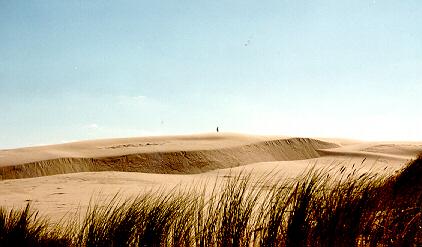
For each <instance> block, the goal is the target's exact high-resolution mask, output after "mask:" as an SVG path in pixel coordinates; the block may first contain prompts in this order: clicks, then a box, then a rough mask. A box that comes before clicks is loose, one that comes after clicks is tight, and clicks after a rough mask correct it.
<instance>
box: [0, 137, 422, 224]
mask: <svg viewBox="0 0 422 247" xmlns="http://www.w3.org/2000/svg"><path fill="white" fill-rule="evenodd" d="M421 152H422V143H416V142H415V143H409V142H408V143H404V142H400V143H398V142H396V143H391V142H359V141H349V140H336V139H323V140H322V139H312V138H290V137H277V136H246V135H239V134H222V133H218V134H202V135H191V136H163V137H142V138H124V139H107V140H95V141H83V142H74V143H68V144H60V145H49V146H40V147H28V148H20V149H10V150H0V205H1V206H5V207H22V206H23V205H25V204H26V203H28V202H30V203H31V204H32V206H33V207H34V208H36V209H39V210H40V212H41V213H42V214H45V215H47V216H49V217H51V218H52V219H53V220H59V219H61V218H62V217H66V216H70V215H73V214H74V213H75V212H78V211H82V212H83V211H84V210H85V209H86V207H87V205H88V204H89V202H90V200H101V198H106V197H112V196H113V195H115V194H116V193H120V195H121V196H122V197H127V196H134V195H137V194H139V193H142V192H144V191H148V190H151V189H158V188H161V189H163V190H171V189H173V188H174V187H176V186H186V187H188V186H190V185H192V184H194V185H197V184H204V183H205V182H204V181H209V183H210V184H213V182H212V181H213V179H214V180H215V179H216V178H223V179H224V178H226V177H229V176H232V175H234V174H238V173H240V172H242V173H251V174H253V175H254V176H257V177H259V176H265V175H267V174H277V176H279V177H283V179H293V178H294V177H296V176H298V175H299V174H301V173H302V172H304V171H305V170H306V169H309V168H310V167H311V166H315V167H317V168H324V169H327V168H328V167H343V166H344V167H348V168H350V169H358V170H359V172H367V171H373V172H383V173H386V174H387V173H393V172H395V171H397V170H398V169H400V168H401V167H403V165H404V164H406V163H407V162H408V161H409V160H411V159H413V158H415V157H416V156H417V155H418V154H419V153H421ZM93 198H94V199H93ZM95 198H96V199H95Z"/></svg>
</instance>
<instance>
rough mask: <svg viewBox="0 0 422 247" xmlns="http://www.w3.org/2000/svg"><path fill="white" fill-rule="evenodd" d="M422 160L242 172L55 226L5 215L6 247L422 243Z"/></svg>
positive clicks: (30, 213)
mask: <svg viewBox="0 0 422 247" xmlns="http://www.w3.org/2000/svg"><path fill="white" fill-rule="evenodd" d="M421 178H422V157H420V158H418V159H417V160H415V161H413V162H411V163H409V165H408V166H407V167H405V168H404V169H403V170H402V171H400V172H399V173H397V174H396V175H393V176H390V177H385V176H379V175H376V174H371V173H356V172H346V169H344V168H341V169H340V170H339V171H338V173H336V174H335V175H333V173H328V172H327V171H323V170H314V169H311V170H309V171H308V172H307V173H305V174H303V175H302V176H300V177H298V178H297V179H296V180H294V181H290V182H286V181H284V180H275V179H274V178H272V177H270V176H268V177H266V178H261V179H253V178H252V176H251V174H238V175H234V176H231V177H229V178H227V179H224V180H223V181H219V182H214V183H215V184H214V187H212V188H211V189H209V187H206V186H199V189H198V188H191V189H175V190H174V191H172V192H170V193H168V192H167V193H166V192H157V191H154V192H149V193H145V194H142V195H140V196H138V197H136V198H131V199H126V200H122V199H121V198H119V197H118V196H116V197H114V198H112V199H111V200H109V203H107V204H105V205H104V204H95V203H93V204H92V206H91V207H90V208H89V209H88V211H87V214H86V217H85V218H84V220H83V221H82V223H80V224H79V225H77V224H76V223H72V224H69V225H68V226H64V225H51V224H49V222H48V221H46V220H44V219H42V218H40V217H39V216H38V214H37V212H36V211H34V210H31V209H30V207H29V205H28V206H27V207H26V208H24V209H22V210H9V211H8V210H5V209H0V246H197V247H207V246H225V247H226V246H227V247H238V246H239V247H240V246H263V247H267V246H421V245H422V210H421V206H422V205H421V204H422V179H421Z"/></svg>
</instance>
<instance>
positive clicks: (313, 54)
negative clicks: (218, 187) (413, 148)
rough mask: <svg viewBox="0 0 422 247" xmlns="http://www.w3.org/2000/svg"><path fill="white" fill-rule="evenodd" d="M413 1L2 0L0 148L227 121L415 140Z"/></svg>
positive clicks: (236, 125) (417, 61)
mask: <svg viewBox="0 0 422 247" xmlns="http://www.w3.org/2000/svg"><path fill="white" fill-rule="evenodd" d="M421 27H422V2H421V1H418V0H414V1H406V0H404V1H379V0H376V1H372V0H367V1H280V0H274V1H188V0H186V1H82V0H81V1H64V0H63V1H28V0H25V1H17V0H14V1H6V0H0V40H1V42H0V131H1V135H0V148H11V147H19V146H29V145H39V144H48V143H60V142H64V141H72V140H81V139H92V138H108V137H123V136H140V135H160V134H183V133H198V132H211V131H214V129H215V127H216V126H217V125H218V126H220V129H221V130H223V131H232V132H244V133H254V134H281V135H295V136H332V137H349V138H357V139H386V140H388V139H395V140H397V139H402V140H421V141H422V128H421V126H422V114H421V111H422V98H421V95H422V28H421Z"/></svg>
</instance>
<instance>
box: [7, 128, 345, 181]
mask: <svg viewBox="0 0 422 247" xmlns="http://www.w3.org/2000/svg"><path fill="white" fill-rule="evenodd" d="M225 138H226V139H228V141H230V140H231V141H232V142H231V143H229V144H226V145H224V144H223V143H222V139H224V138H219V137H216V136H207V138H204V139H201V138H200V137H195V138H185V139H186V140H188V141H192V140H196V141H205V142H204V143H201V142H199V143H195V142H194V143H193V144H191V145H189V146H182V147H180V148H179V150H177V149H176V148H174V147H173V148H169V149H167V150H166V149H161V150H160V149H156V150H154V148H156V146H159V143H164V142H165V141H166V140H165V139H163V138H155V139H153V140H149V141H147V142H145V140H144V143H145V144H138V143H139V140H138V142H133V140H132V142H131V143H129V142H127V141H126V143H119V144H110V143H106V144H107V145H102V146H101V150H102V151H101V154H104V153H107V150H111V151H110V152H109V153H110V155H109V156H99V155H98V154H96V153H93V156H92V157H89V156H88V154H85V155H84V157H72V156H67V154H69V153H70V154H71V152H70V151H66V150H61V151H60V152H59V155H58V154H57V153H56V154H55V155H57V156H59V157H57V158H54V159H44V160H42V159H40V160H37V161H33V162H28V163H22V164H9V165H7V164H6V165H4V164H3V165H2V164H0V180H4V179H16V178H31V177H40V176H50V175H55V174H65V173H75V172H95V171H124V172H143V173H161V174H196V173H202V172H207V171H211V170H215V169H223V168H231V167H238V166H242V165H246V164H251V163H256V162H267V161H285V160H303V159H310V158H317V157H320V156H321V154H320V152H319V150H320V149H329V148H336V147H338V145H337V144H334V143H329V142H325V141H320V140H316V139H310V138H288V139H273V140H269V139H268V138H267V139H266V140H265V139H263V138H259V137H256V138H247V137H238V136H237V137H233V138H227V137H225ZM214 139H216V140H217V141H218V142H217V144H220V146H221V147H219V146H218V145H215V143H214V144H212V143H211V144H209V145H207V143H206V142H212V141H213V140H214ZM170 140H171V139H170ZM177 141H179V142H180V141H183V137H178V139H177ZM91 143H96V144H97V146H98V144H99V143H98V142H92V141H91ZM102 144H104V142H103V143H102ZM73 145H76V144H73ZM79 145H82V146H83V145H86V143H84V142H81V143H79ZM62 146H63V145H62ZM68 146H69V145H68ZM133 147H134V149H133V150H131V149H130V148H133ZM195 147H196V149H195ZM140 148H143V149H142V150H139V149H140ZM146 148H152V150H148V149H146ZM119 149H120V150H121V153H120V154H119V153H118V152H117V151H118V150H119ZM104 150H105V151H104ZM116 150H117V151H116ZM34 152H35V151H34ZM128 152H129V153H128ZM35 153H36V152H35ZM35 156H36V155H35ZM73 156H75V155H73ZM47 157H48V156H47ZM0 161H1V160H0Z"/></svg>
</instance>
